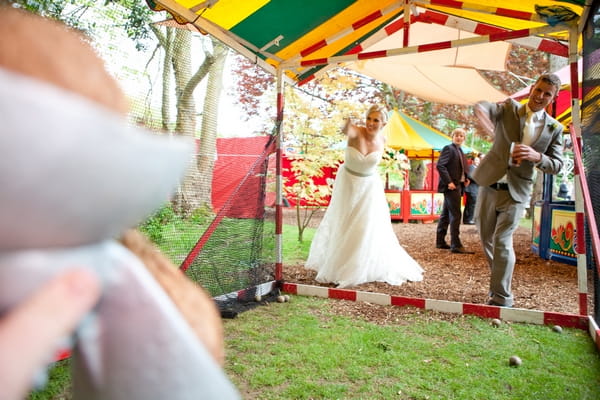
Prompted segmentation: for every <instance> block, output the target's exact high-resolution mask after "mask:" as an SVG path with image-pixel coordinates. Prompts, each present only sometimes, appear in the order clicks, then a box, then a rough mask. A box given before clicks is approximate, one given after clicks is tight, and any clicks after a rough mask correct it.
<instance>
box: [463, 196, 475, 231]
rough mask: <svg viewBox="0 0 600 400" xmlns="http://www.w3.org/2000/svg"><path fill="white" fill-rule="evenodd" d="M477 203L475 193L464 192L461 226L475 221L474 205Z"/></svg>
mask: <svg viewBox="0 0 600 400" xmlns="http://www.w3.org/2000/svg"><path fill="white" fill-rule="evenodd" d="M476 203H477V191H475V192H471V191H469V192H467V191H465V209H464V211H463V224H468V223H469V222H473V221H474V220H475V204H476Z"/></svg>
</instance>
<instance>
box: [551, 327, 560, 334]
mask: <svg viewBox="0 0 600 400" xmlns="http://www.w3.org/2000/svg"><path fill="white" fill-rule="evenodd" d="M552 330H553V331H554V332H556V333H562V327H560V326H559V325H554V326H553V327H552Z"/></svg>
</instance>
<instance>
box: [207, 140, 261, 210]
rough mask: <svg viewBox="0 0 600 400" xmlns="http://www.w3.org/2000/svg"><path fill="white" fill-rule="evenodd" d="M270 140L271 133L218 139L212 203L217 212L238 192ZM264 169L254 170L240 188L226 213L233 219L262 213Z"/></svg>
mask: <svg viewBox="0 0 600 400" xmlns="http://www.w3.org/2000/svg"><path fill="white" fill-rule="evenodd" d="M268 140H269V137H268V136H255V137H243V138H219V139H217V161H216V162H215V167H214V171H213V181H212V198H211V199H212V205H213V209H214V210H215V212H219V210H220V209H221V208H222V207H223V205H225V203H226V202H227V200H228V199H229V197H230V196H231V195H232V194H233V193H234V192H235V190H236V189H237V187H238V186H239V185H240V183H241V182H242V180H243V179H244V177H245V176H246V174H248V172H249V171H250V170H251V168H252V165H254V163H255V162H256V161H257V159H258V158H260V157H261V154H262V153H263V152H264V150H265V146H266V144H267V142H268ZM262 179H263V176H262V171H261V170H255V171H252V172H251V173H250V176H249V177H248V178H247V179H246V181H245V182H244V183H243V184H242V186H241V187H240V190H239V191H238V194H237V196H236V197H235V199H232V203H231V208H230V210H228V211H227V216H228V217H232V218H256V217H258V216H260V215H262V212H263V211H264V204H262V201H261V199H262V196H263V194H262V191H261V180H262Z"/></svg>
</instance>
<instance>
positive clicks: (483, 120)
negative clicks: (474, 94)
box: [473, 104, 494, 138]
mask: <svg viewBox="0 0 600 400" xmlns="http://www.w3.org/2000/svg"><path fill="white" fill-rule="evenodd" d="M473 112H474V114H475V116H476V117H477V119H478V120H479V125H480V126H481V127H482V128H483V130H484V131H485V132H486V133H487V134H488V135H490V136H491V137H492V138H493V137H494V124H492V121H490V118H489V116H488V115H487V113H486V112H485V110H484V109H483V107H481V105H479V104H475V106H473Z"/></svg>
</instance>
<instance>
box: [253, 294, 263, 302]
mask: <svg viewBox="0 0 600 400" xmlns="http://www.w3.org/2000/svg"><path fill="white" fill-rule="evenodd" d="M261 300H262V296H261V295H260V294H256V295H254V301H256V302H257V303H260V301H261Z"/></svg>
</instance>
